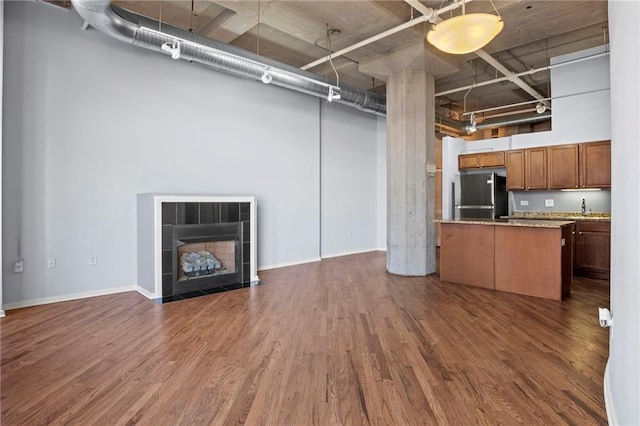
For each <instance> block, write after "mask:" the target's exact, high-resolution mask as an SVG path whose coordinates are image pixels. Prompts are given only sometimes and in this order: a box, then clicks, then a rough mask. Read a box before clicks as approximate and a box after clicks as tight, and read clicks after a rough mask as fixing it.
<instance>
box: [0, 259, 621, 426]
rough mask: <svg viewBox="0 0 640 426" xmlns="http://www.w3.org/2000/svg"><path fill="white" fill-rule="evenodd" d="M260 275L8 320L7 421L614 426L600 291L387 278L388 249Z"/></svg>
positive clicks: (604, 297) (56, 307) (26, 312)
mask: <svg viewBox="0 0 640 426" xmlns="http://www.w3.org/2000/svg"><path fill="white" fill-rule="evenodd" d="M260 277H261V279H262V283H263V285H261V286H259V287H253V288H247V289H241V290H235V291H232V292H228V293H220V294H215V295H211V296H205V297H200V298H196V299H187V300H183V301H178V302H173V303H168V304H164V305H158V304H155V303H153V302H151V301H149V300H147V299H145V298H144V297H143V296H141V295H139V294H137V293H133V292H130V293H121V294H116V295H110V296H102V297H96V298H92V299H84V300H78V301H71V302H65V303H58V304H51V305H44V306H38V307H32V308H25V309H20V310H13V311H10V312H9V315H8V316H7V317H6V318H3V319H2V320H1V321H0V326H1V338H2V340H1V344H2V357H1V362H2V377H1V380H2V382H1V386H2V388H1V404H2V418H1V420H2V425H38V424H78V425H90V424H134V423H139V424H148V425H169V424H170V425H175V424H189V425H190V424H238V423H247V424H271V425H285V424H286V425H311V424H318V425H328V424H397V425H410V424H451V425H467V424H490V425H494V424H505V425H511V424H526V425H530V424H545V425H552V424H579V425H589V424H606V414H605V410H604V402H603V388H602V380H603V374H604V367H605V363H606V359H607V356H608V345H607V339H608V331H607V330H606V329H602V328H600V327H599V326H598V317H597V307H598V306H608V301H609V295H608V294H609V289H608V286H607V282H606V281H596V280H586V279H584V280H574V282H573V288H572V290H573V291H572V295H571V297H570V298H569V299H567V300H565V301H563V302H557V301H549V300H543V299H537V298H532V297H527V296H518V295H513V294H507V293H500V292H494V291H491V290H485V289H480V288H474V287H465V286H461V285H456V284H449V283H444V282H442V283H441V282H440V281H438V279H437V278H434V277H411V278H407V277H399V276H394V275H390V274H388V273H387V272H386V271H385V255H384V253H366V254H362V255H354V256H346V257H342V258H334V259H328V260H325V261H323V262H318V263H312V264H306V265H300V266H294V267H287V268H282V269H275V270H270V271H263V272H261V274H260Z"/></svg>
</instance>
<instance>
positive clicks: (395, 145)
mask: <svg viewBox="0 0 640 426" xmlns="http://www.w3.org/2000/svg"><path fill="white" fill-rule="evenodd" d="M387 103H388V105H387V203H388V204H387V270H388V271H389V272H391V273H394V274H399V275H427V274H431V273H433V272H435V270H436V257H435V225H434V223H433V220H434V217H435V176H434V177H431V176H427V163H428V162H432V163H434V164H435V154H434V146H435V125H434V78H433V76H432V75H430V74H427V72H426V71H425V70H424V69H413V68H408V69H405V70H403V71H401V72H398V73H394V74H392V75H390V76H389V78H388V80H387Z"/></svg>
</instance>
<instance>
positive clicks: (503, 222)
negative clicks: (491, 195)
mask: <svg viewBox="0 0 640 426" xmlns="http://www.w3.org/2000/svg"><path fill="white" fill-rule="evenodd" d="M437 222H440V223H454V224H462V225H499V226H526V227H530V228H561V227H563V226H566V225H571V224H573V223H574V222H573V221H571V220H548V219H544V220H539V219H456V220H446V219H442V220H438V221H437Z"/></svg>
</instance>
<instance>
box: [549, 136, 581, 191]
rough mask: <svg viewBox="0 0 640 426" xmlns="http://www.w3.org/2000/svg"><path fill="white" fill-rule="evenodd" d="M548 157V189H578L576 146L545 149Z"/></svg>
mask: <svg viewBox="0 0 640 426" xmlns="http://www.w3.org/2000/svg"><path fill="white" fill-rule="evenodd" d="M547 155H548V156H549V188H550V189H567V188H577V187H578V183H579V182H578V145H577V144H576V145H559V146H550V147H548V148H547Z"/></svg>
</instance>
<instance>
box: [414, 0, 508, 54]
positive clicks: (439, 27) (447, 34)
mask: <svg viewBox="0 0 640 426" xmlns="http://www.w3.org/2000/svg"><path fill="white" fill-rule="evenodd" d="M491 4H492V5H493V2H491ZM493 8H494V10H495V11H496V13H498V10H497V9H496V8H495V5H493ZM503 27H504V22H503V21H502V17H500V14H497V15H492V14H490V13H469V14H465V7H464V4H463V5H462V15H460V16H456V17H454V18H449V19H447V20H444V21H442V22H439V23H437V24H435V25H434V26H433V27H432V28H431V30H430V31H429V32H428V33H427V41H428V42H429V43H431V44H432V45H433V46H435V47H436V48H438V49H440V50H442V51H443V52H446V53H452V54H454V55H464V54H465V53H471V52H474V51H476V50H478V49H481V48H483V47H484V46H486V45H487V44H488V43H489V42H490V41H491V40H493V39H494V37H495V36H497V35H498V34H499V33H500V31H502V28H503Z"/></svg>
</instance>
